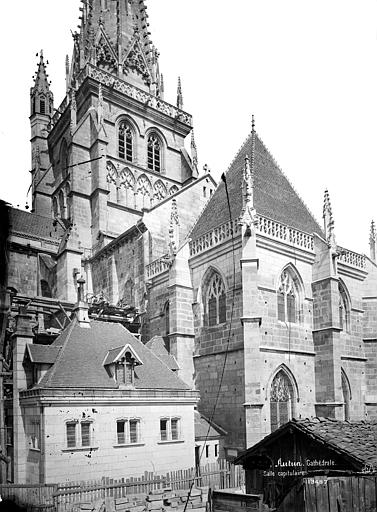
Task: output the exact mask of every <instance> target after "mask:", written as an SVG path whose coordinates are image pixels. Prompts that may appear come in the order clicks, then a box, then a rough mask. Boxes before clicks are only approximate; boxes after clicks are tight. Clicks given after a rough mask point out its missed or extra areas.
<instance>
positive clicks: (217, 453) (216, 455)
mask: <svg viewBox="0 0 377 512" xmlns="http://www.w3.org/2000/svg"><path fill="white" fill-rule="evenodd" d="M218 455H219V445H218V444H215V457H218Z"/></svg>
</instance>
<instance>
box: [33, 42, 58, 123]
mask: <svg viewBox="0 0 377 512" xmlns="http://www.w3.org/2000/svg"><path fill="white" fill-rule="evenodd" d="M38 56H39V63H38V69H37V71H36V73H35V76H34V85H33V87H31V89H30V98H31V114H32V115H33V114H42V115H48V116H51V115H52V111H53V101H54V96H53V94H52V92H51V90H50V82H49V81H48V74H47V69H46V64H48V61H47V62H45V61H44V57H43V50H41V51H40V53H39V54H38V53H37V57H38Z"/></svg>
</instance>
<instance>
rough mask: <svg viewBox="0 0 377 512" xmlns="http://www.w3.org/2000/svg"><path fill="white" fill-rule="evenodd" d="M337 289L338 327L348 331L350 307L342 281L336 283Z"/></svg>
mask: <svg viewBox="0 0 377 512" xmlns="http://www.w3.org/2000/svg"><path fill="white" fill-rule="evenodd" d="M338 291H339V327H340V329H341V330H342V331H347V332H348V331H349V328H350V307H349V301H348V297H347V293H346V291H345V288H344V286H343V285H342V283H339V285H338Z"/></svg>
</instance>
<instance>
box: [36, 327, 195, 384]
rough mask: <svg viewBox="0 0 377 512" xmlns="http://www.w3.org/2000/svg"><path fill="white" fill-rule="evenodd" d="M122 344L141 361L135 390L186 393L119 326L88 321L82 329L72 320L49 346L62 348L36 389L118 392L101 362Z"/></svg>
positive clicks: (156, 359)
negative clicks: (105, 389) (128, 346)
mask: <svg viewBox="0 0 377 512" xmlns="http://www.w3.org/2000/svg"><path fill="white" fill-rule="evenodd" d="M122 344H123V346H124V345H127V344H129V345H130V346H131V347H132V349H133V350H134V351H135V352H136V353H137V354H138V355H139V356H140V359H141V360H142V361H143V364H142V365H140V366H137V367H136V368H135V381H134V386H135V388H136V389H175V390H178V389H179V390H190V388H189V387H188V386H187V385H186V384H185V383H184V382H183V381H182V380H181V379H179V378H178V377H177V375H176V374H175V373H174V372H172V371H170V370H169V368H168V367H167V366H166V365H165V364H164V363H163V362H162V361H161V360H160V359H159V358H158V357H157V356H155V355H154V354H153V352H152V351H151V350H149V349H148V348H147V347H146V346H145V345H143V343H141V342H140V341H138V340H137V339H136V338H135V337H134V336H133V335H132V334H131V333H130V332H129V331H127V329H126V328H125V327H123V326H122V325H121V324H117V323H107V322H99V321H91V323H90V328H89V329H86V328H82V327H80V325H79V323H78V322H77V320H76V319H75V320H73V321H72V323H71V324H70V325H69V326H68V327H67V328H66V329H65V330H64V331H63V333H62V334H61V335H60V336H58V338H56V340H55V341H54V343H53V344H52V345H51V346H59V345H62V348H61V350H60V353H59V355H58V357H57V359H56V362H55V364H54V366H53V367H52V368H50V370H48V371H47V372H46V374H45V376H44V377H43V378H42V379H41V381H40V383H39V385H38V386H37V387H39V388H92V389H93V388H94V389H96V388H97V389H98V388H101V389H103V388H107V389H118V384H117V383H116V382H115V381H114V379H113V378H112V377H111V376H110V375H109V374H108V373H107V371H106V369H105V366H104V365H103V362H104V360H105V357H106V355H107V354H108V352H109V351H110V350H113V349H114V348H118V347H119V346H120V345H122Z"/></svg>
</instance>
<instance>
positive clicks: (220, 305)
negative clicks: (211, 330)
mask: <svg viewBox="0 0 377 512" xmlns="http://www.w3.org/2000/svg"><path fill="white" fill-rule="evenodd" d="M207 314H208V325H210V326H212V325H217V324H221V323H223V322H225V321H226V294H225V286H224V282H223V280H222V279H221V277H220V275H219V274H217V273H216V274H214V275H213V276H212V278H211V280H210V282H209V286H208V293H207Z"/></svg>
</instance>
